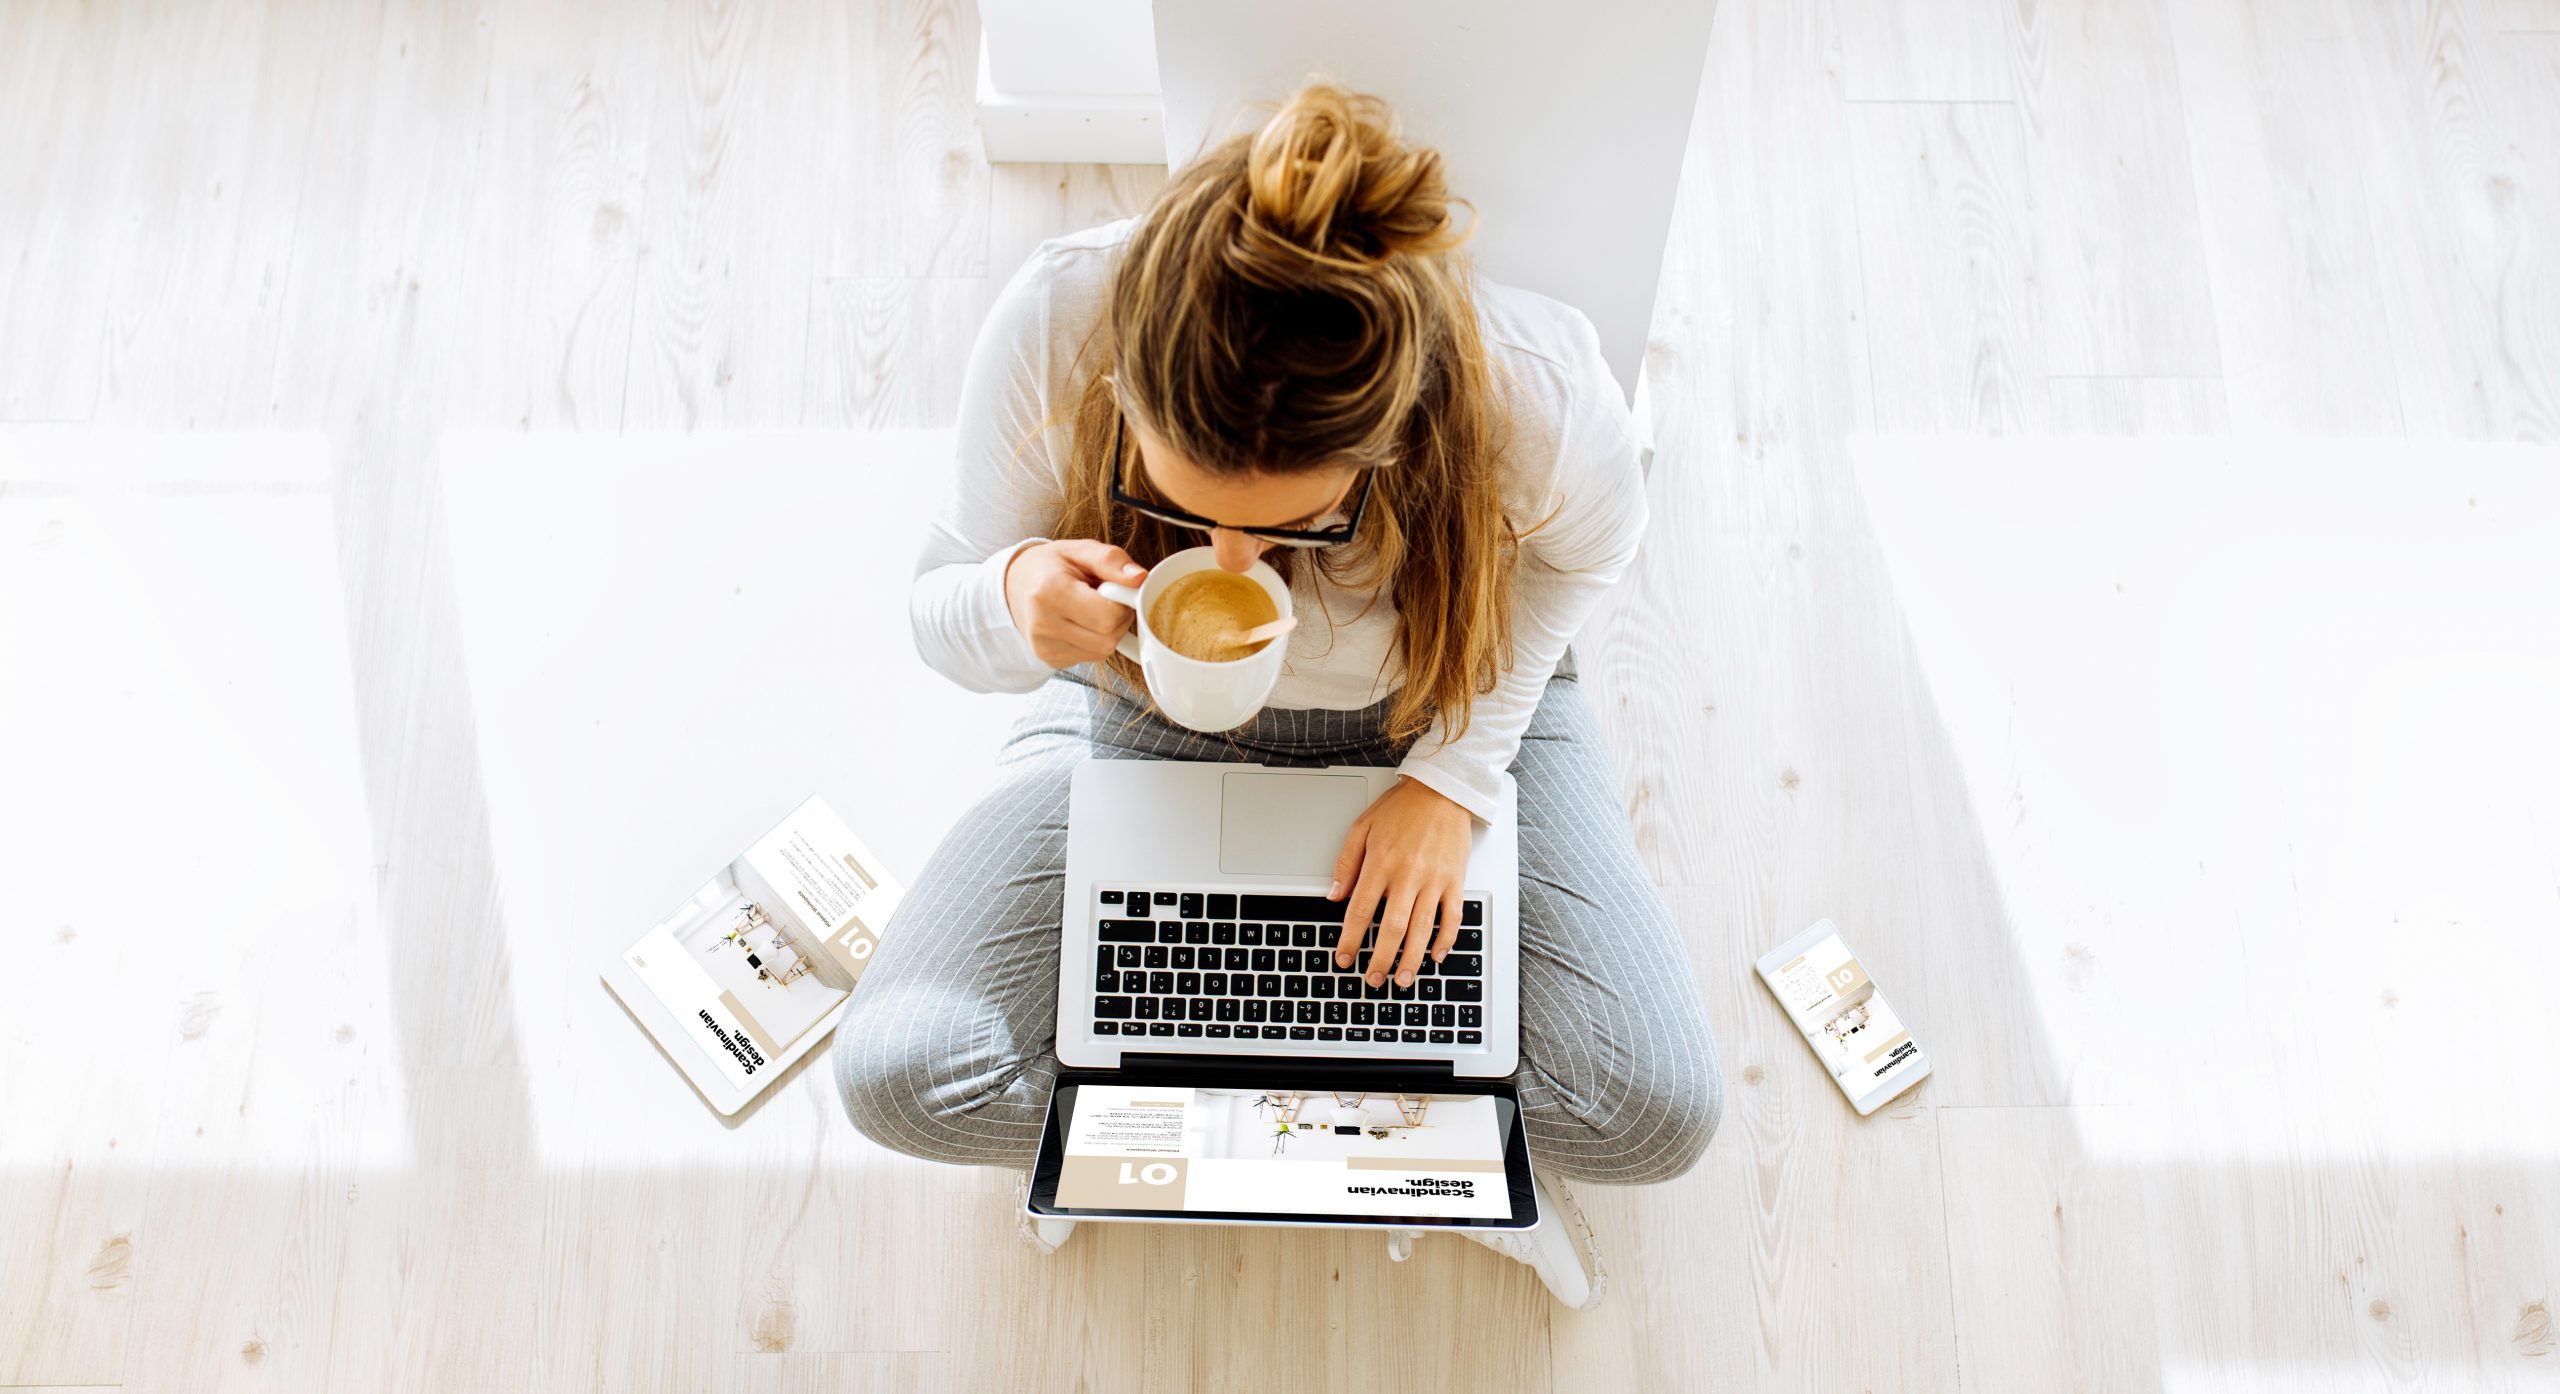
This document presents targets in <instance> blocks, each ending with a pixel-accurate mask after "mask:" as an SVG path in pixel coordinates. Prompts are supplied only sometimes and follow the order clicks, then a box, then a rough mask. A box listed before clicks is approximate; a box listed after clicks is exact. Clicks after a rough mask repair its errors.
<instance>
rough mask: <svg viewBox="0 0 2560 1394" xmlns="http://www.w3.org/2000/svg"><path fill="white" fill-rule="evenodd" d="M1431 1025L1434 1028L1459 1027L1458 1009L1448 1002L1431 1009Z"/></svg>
mask: <svg viewBox="0 0 2560 1394" xmlns="http://www.w3.org/2000/svg"><path fill="white" fill-rule="evenodd" d="M1431 1024H1432V1025H1434V1026H1455V1025H1457V1024H1458V1009H1457V1008H1455V1007H1452V1006H1450V1005H1449V1004H1448V1003H1446V1002H1442V1003H1439V1004H1438V1005H1436V1006H1434V1007H1433V1008H1432V1009H1431Z"/></svg>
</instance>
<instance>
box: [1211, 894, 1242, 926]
mask: <svg viewBox="0 0 2560 1394" xmlns="http://www.w3.org/2000/svg"><path fill="white" fill-rule="evenodd" d="M1235 917H1236V898H1235V897H1234V896H1231V895H1226V894H1223V893H1220V892H1217V891H1212V892H1210V893H1209V918H1210V919H1213V920H1232V919H1234V918H1235Z"/></svg>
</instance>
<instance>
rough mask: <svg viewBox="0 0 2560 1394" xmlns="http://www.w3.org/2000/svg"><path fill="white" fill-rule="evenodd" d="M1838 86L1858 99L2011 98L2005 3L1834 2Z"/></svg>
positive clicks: (1925, 0)
mask: <svg viewBox="0 0 2560 1394" xmlns="http://www.w3.org/2000/svg"><path fill="white" fill-rule="evenodd" d="M1834 11H1835V13H1836V14H1837V16H1838V22H1839V25H1840V60H1841V62H1840V87H1841V91H1842V93H1843V94H1844V95H1845V96H1847V97H1848V99H1849V100H1850V101H1853V102H2005V101H2007V100H2009V98H2010V97H2011V96H2012V95H2013V88H2012V85H2011V76H2010V71H2009V49H2010V44H2011V38H2010V28H2011V23H2012V17H2011V15H2010V13H2009V9H2008V6H2007V5H2006V4H2005V3H2003V0H1836V4H1835V6H1834Z"/></svg>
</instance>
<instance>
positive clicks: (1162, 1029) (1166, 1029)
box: [1147, 1021, 1173, 1036]
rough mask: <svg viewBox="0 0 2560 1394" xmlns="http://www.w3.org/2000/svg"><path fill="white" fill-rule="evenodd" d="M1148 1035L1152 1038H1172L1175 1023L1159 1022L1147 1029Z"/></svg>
mask: <svg viewBox="0 0 2560 1394" xmlns="http://www.w3.org/2000/svg"><path fill="white" fill-rule="evenodd" d="M1147 1034H1148V1035H1150V1036H1170V1035H1172V1034H1173V1023H1172V1022H1170V1021H1159V1022H1157V1023H1156V1024H1155V1025H1153V1026H1150V1027H1148V1028H1147Z"/></svg>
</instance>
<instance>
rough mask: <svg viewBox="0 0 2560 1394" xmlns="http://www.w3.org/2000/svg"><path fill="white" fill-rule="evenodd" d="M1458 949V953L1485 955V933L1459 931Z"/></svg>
mask: <svg viewBox="0 0 2560 1394" xmlns="http://www.w3.org/2000/svg"><path fill="white" fill-rule="evenodd" d="M1456 948H1457V951H1458V952H1459V953H1462V954H1480V953H1483V952H1484V931H1483V930H1481V929H1462V930H1459V931H1458V942H1457V945H1456Z"/></svg>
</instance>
